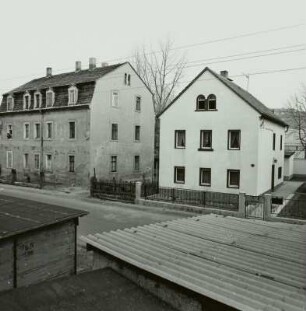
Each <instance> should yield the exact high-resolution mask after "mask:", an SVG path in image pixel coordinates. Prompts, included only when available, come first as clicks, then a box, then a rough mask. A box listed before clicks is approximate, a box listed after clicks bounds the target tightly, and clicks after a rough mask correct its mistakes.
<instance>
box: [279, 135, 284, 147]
mask: <svg viewBox="0 0 306 311" xmlns="http://www.w3.org/2000/svg"><path fill="white" fill-rule="evenodd" d="M279 150H283V135H281V136H280V141H279Z"/></svg>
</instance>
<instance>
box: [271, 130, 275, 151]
mask: <svg viewBox="0 0 306 311" xmlns="http://www.w3.org/2000/svg"><path fill="white" fill-rule="evenodd" d="M275 144H276V134H275V133H273V143H272V148H273V150H275Z"/></svg>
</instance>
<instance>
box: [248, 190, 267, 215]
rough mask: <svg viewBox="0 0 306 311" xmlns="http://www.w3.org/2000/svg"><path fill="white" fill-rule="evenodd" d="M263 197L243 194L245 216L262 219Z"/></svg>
mask: <svg viewBox="0 0 306 311" xmlns="http://www.w3.org/2000/svg"><path fill="white" fill-rule="evenodd" d="M263 211H264V197H263V196H253V195H246V196H245V216H246V217H247V218H260V219H263Z"/></svg>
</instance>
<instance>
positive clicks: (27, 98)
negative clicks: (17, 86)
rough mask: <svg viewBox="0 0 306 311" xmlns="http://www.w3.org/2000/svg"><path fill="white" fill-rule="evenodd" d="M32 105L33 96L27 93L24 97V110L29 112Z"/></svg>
mask: <svg viewBox="0 0 306 311" xmlns="http://www.w3.org/2000/svg"><path fill="white" fill-rule="evenodd" d="M30 104H31V95H30V93H29V92H26V93H25V94H24V95H23V109H24V110H29V109H30Z"/></svg>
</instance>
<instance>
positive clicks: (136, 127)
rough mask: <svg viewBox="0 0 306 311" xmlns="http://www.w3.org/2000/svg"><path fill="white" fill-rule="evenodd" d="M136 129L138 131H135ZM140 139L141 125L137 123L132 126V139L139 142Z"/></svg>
mask: <svg viewBox="0 0 306 311" xmlns="http://www.w3.org/2000/svg"><path fill="white" fill-rule="evenodd" d="M137 129H138V131H137ZM136 134H137V135H136ZM137 136H138V137H137ZM136 138H138V139H136ZM140 140H141V126H140V125H139V124H136V125H135V127H134V141H135V142H140Z"/></svg>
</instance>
